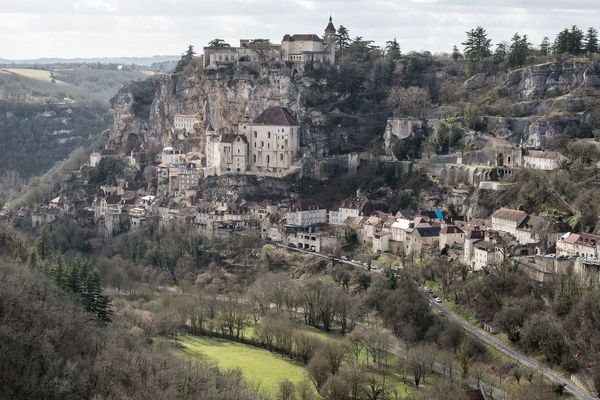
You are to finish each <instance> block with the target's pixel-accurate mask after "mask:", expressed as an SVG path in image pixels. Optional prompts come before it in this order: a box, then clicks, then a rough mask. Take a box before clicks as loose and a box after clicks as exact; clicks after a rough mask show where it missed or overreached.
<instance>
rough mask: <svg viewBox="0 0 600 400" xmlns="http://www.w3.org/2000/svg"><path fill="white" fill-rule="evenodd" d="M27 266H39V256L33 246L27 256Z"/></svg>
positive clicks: (34, 267)
mask: <svg viewBox="0 0 600 400" xmlns="http://www.w3.org/2000/svg"><path fill="white" fill-rule="evenodd" d="M27 266H28V267H29V268H31V269H37V268H38V266H39V257H38V254H37V250H36V249H35V247H34V248H33V249H31V252H30V253H29V256H28V257H27Z"/></svg>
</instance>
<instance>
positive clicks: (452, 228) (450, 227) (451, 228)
mask: <svg viewBox="0 0 600 400" xmlns="http://www.w3.org/2000/svg"><path fill="white" fill-rule="evenodd" d="M440 233H444V234H453V233H464V232H463V231H462V229H460V228H459V227H457V226H454V225H446V226H444V227H443V228H442V230H441V232H440Z"/></svg>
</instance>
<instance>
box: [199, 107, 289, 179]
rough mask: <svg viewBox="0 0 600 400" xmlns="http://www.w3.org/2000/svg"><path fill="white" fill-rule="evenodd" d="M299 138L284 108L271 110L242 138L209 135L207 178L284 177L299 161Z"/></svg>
mask: <svg viewBox="0 0 600 400" xmlns="http://www.w3.org/2000/svg"><path fill="white" fill-rule="evenodd" d="M299 149H300V134H299V124H298V122H297V121H296V118H294V116H293V115H292V114H291V113H290V111H289V110H288V109H287V108H285V107H269V108H267V109H266V110H265V111H263V112H262V113H261V114H260V115H259V116H258V117H256V119H255V120H254V121H252V122H250V123H242V124H240V125H239V134H222V135H216V134H215V131H214V129H213V127H212V126H210V127H209V129H207V132H206V167H207V170H206V175H224V174H229V173H234V174H251V175H259V176H267V175H268V176H284V175H286V174H288V173H290V172H293V171H294V162H295V161H297V160H298V158H299Z"/></svg>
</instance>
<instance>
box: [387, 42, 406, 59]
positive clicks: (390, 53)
mask: <svg viewBox="0 0 600 400" xmlns="http://www.w3.org/2000/svg"><path fill="white" fill-rule="evenodd" d="M385 52H386V55H387V58H388V59H390V60H392V61H394V62H396V61H398V60H399V59H400V56H402V52H401V51H400V45H399V44H398V41H397V40H396V38H394V40H390V41H388V42H387V43H386V45H385Z"/></svg>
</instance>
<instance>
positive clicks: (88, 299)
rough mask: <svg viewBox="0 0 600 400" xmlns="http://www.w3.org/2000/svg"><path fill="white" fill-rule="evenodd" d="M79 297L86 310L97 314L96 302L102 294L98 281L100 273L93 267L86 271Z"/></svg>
mask: <svg viewBox="0 0 600 400" xmlns="http://www.w3.org/2000/svg"><path fill="white" fill-rule="evenodd" d="M82 288H83V290H82V292H81V297H82V299H83V305H84V306H85V308H86V310H88V311H89V312H91V313H93V314H97V311H98V310H97V307H96V305H97V302H98V299H99V298H100V297H101V296H102V286H101V283H100V274H99V273H98V271H97V270H96V269H95V268H94V269H91V270H89V271H88V272H87V274H86V276H85V281H83V282H82Z"/></svg>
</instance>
